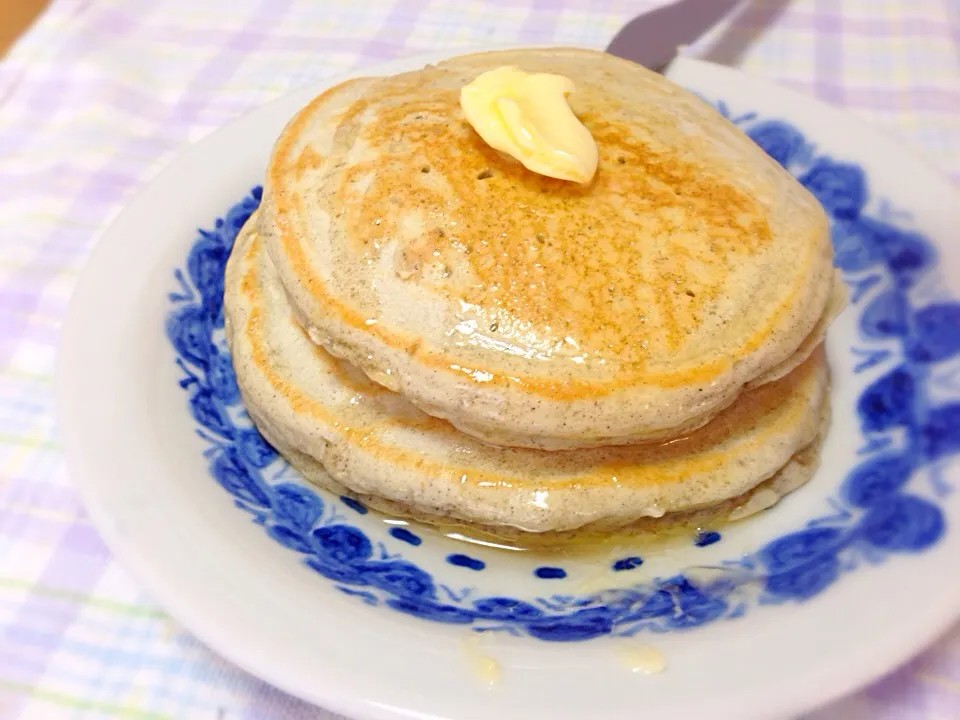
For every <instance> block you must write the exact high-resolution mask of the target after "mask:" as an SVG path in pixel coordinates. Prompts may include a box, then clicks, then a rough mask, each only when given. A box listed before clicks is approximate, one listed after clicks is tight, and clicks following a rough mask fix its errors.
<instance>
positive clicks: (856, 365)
mask: <svg viewBox="0 0 960 720" xmlns="http://www.w3.org/2000/svg"><path fill="white" fill-rule="evenodd" d="M440 59H442V58H440V57H438V56H434V57H420V58H415V59H410V60H405V61H403V62H397V63H393V64H390V65H385V66H382V67H379V68H373V69H370V70H367V71H366V72H365V74H388V73H395V72H399V71H404V70H410V69H413V68H416V67H420V66H422V65H423V64H424V63H426V62H435V61H437V60H440ZM671 76H672V77H673V79H674V80H675V81H677V82H678V83H680V84H681V85H684V86H686V87H688V88H690V89H692V90H694V91H696V92H698V93H700V94H701V95H702V96H704V97H705V98H706V99H708V100H710V101H711V102H714V103H716V104H718V106H719V107H720V108H721V110H722V111H723V112H725V113H728V114H729V115H730V117H731V118H732V119H734V120H735V121H736V122H737V123H738V124H740V125H741V126H742V127H743V128H744V129H745V130H747V131H748V132H749V133H750V134H751V135H752V136H754V137H755V139H757V141H758V142H760V144H761V145H763V146H764V147H765V148H766V149H767V150H768V152H770V153H771V154H773V155H774V156H775V157H777V158H778V159H779V160H781V161H782V162H783V163H785V164H786V165H787V167H788V168H789V169H790V170H791V171H793V172H796V173H797V174H798V176H800V177H801V179H802V181H803V182H805V183H806V184H807V185H808V187H810V188H811V189H812V190H813V191H814V192H815V193H817V194H818V195H819V196H820V198H821V200H822V202H823V203H824V205H825V206H826V207H827V209H828V210H829V211H830V213H831V215H832V216H833V218H834V235H835V243H836V245H837V258H838V264H839V265H840V266H841V267H842V269H843V270H844V273H845V277H846V279H847V280H848V282H849V283H850V285H851V288H852V298H853V301H852V304H851V306H850V307H849V308H848V310H847V311H846V312H845V313H844V314H843V315H842V316H841V318H840V319H839V320H838V321H837V323H836V325H835V326H834V327H833V329H831V331H830V336H829V341H828V349H829V354H830V360H831V364H832V368H833V372H834V390H833V405H834V422H833V428H832V431H831V433H830V435H829V438H828V440H827V442H826V446H825V448H824V452H823V460H822V466H821V469H820V471H819V473H818V474H817V476H816V477H815V479H814V480H813V481H812V482H811V483H810V484H809V485H808V486H806V487H804V488H803V489H801V490H800V491H798V492H797V493H795V494H794V495H792V496H790V497H789V498H787V499H786V500H785V501H784V502H782V503H781V504H780V505H778V506H777V507H776V508H774V509H773V510H771V511H769V512H767V513H764V514H761V515H760V516H758V517H755V518H753V519H751V520H748V521H746V522H743V523H739V524H736V525H733V526H729V527H726V528H722V529H721V532H720V538H719V540H718V541H717V542H713V543H712V544H706V545H703V544H701V545H697V544H695V543H694V542H693V540H692V538H691V539H685V540H683V541H682V542H681V541H678V542H676V543H674V544H673V545H671V546H670V547H669V548H667V549H666V550H663V549H661V550H658V551H655V552H645V551H643V550H640V551H638V550H636V549H634V548H624V547H621V548H616V549H614V550H611V551H610V554H609V556H604V557H599V558H598V557H593V558H590V559H589V560H584V559H582V558H581V559H577V558H559V559H556V560H554V561H544V560H543V559H537V558H536V557H532V556H530V555H528V554H524V553H508V552H504V551H496V550H491V549H490V548H485V547H482V546H469V545H464V544H462V543H455V542H453V541H451V540H448V539H446V538H443V537H440V536H438V535H436V534H434V533H431V532H424V531H423V530H421V529H419V528H414V527H403V526H402V525H401V526H397V525H389V524H386V523H384V521H383V519H382V518H378V517H376V516H375V515H374V514H373V513H366V512H364V509H363V508H362V507H355V506H352V505H351V504H350V503H346V502H344V501H343V500H342V499H340V498H336V497H331V496H329V495H324V494H323V493H320V492H314V491H312V490H310V489H309V488H307V487H306V486H304V485H303V483H302V482H301V481H300V480H299V479H298V478H297V477H296V474H295V473H293V472H292V471H290V470H289V468H286V467H285V465H284V463H283V462H282V461H281V460H279V459H278V458H276V457H274V456H273V455H272V453H271V451H270V449H269V448H267V447H266V446H264V445H263V444H262V441H261V440H260V438H259V436H258V435H257V434H256V433H255V432H253V431H252V430H251V429H250V427H249V421H247V420H246V419H245V416H244V414H243V411H242V408H241V407H240V405H239V402H238V400H237V397H236V389H235V386H234V385H233V378H232V371H231V369H230V364H229V358H228V357H227V355H226V354H225V349H224V346H223V342H222V330H221V329H218V315H219V302H220V300H219V296H218V293H219V292H220V285H221V284H222V278H221V277H220V273H222V269H223V261H224V259H225V257H226V254H227V252H228V250H229V246H230V244H231V243H232V240H233V235H234V233H235V232H236V228H237V227H238V226H239V223H242V221H243V220H244V219H245V217H246V216H247V215H248V214H249V213H250V211H251V210H252V209H253V208H254V207H255V206H256V204H257V200H256V196H252V195H250V193H251V189H252V188H253V187H254V186H256V185H257V184H258V183H259V182H260V178H261V177H262V174H263V171H264V168H265V164H266V161H267V157H268V153H269V151H270V148H271V145H272V143H273V140H274V138H275V137H276V136H277V134H278V133H279V131H280V129H281V127H282V125H283V124H284V123H285V122H286V120H287V119H288V118H289V117H290V116H291V115H292V114H293V113H294V112H295V111H296V110H297V109H299V108H300V107H301V106H302V105H304V104H305V103H306V102H307V101H308V100H309V99H310V98H311V97H312V96H314V95H315V94H317V93H318V92H320V91H322V90H323V89H324V87H320V86H318V87H311V88H307V89H305V90H303V91H301V92H298V93H295V94H293V95H291V96H289V97H286V98H284V99H282V100H279V101H277V102H275V103H273V104H271V105H268V106H267V107H264V108H262V109H260V110H258V111H256V112H254V113H252V114H250V115H248V116H246V117H245V118H243V119H241V120H240V121H238V122H236V123H233V124H232V125H230V126H228V127H225V128H223V129H222V130H220V131H218V132H216V133H214V134H213V135H211V136H210V137H208V138H207V139H205V140H204V141H203V142H201V143H199V144H197V145H194V146H192V147H190V148H188V149H187V150H186V151H185V152H184V153H183V154H182V155H181V156H180V158H179V159H178V160H177V161H176V162H174V163H173V164H172V165H171V166H170V167H169V168H168V169H167V170H166V171H165V172H164V173H163V174H162V175H161V176H160V177H158V178H157V180H156V181H155V182H153V183H152V184H151V185H150V187H149V188H147V189H146V190H145V191H144V192H143V193H141V194H140V195H139V197H137V198H136V199H135V200H134V201H133V202H131V203H130V205H129V207H128V208H127V209H126V211H125V212H124V213H123V214H122V215H121V216H120V218H119V219H118V220H117V221H116V223H115V224H114V225H113V227H112V228H111V230H110V231H109V232H108V233H107V234H106V236H105V237H104V238H103V239H102V241H101V242H100V244H99V246H98V247H97V250H96V252H95V253H94V256H93V258H92V260H91V262H90V264H89V266H88V268H87V270H86V272H85V273H84V275H83V278H82V279H81V281H80V283H79V285H78V287H77V290H76V296H75V298H74V302H73V306H72V309H71V312H70V315H69V319H68V322H67V325H66V328H65V331H64V343H63V348H62V356H61V366H60V376H59V393H60V403H61V411H62V422H63V431H64V435H65V440H66V443H67V451H68V455H69V460H70V463H71V467H72V470H73V473H74V477H75V478H76V481H77V483H78V484H79V486H80V487H81V489H82V492H83V494H84V497H85V499H86V502H87V505H88V507H89V510H90V513H91V515H92V516H93V519H94V521H95V522H96V524H97V526H98V528H99V529H100V531H101V532H102V533H103V536H104V537H105V538H106V540H107V542H108V543H109V545H110V547H111V548H112V550H113V551H114V552H115V553H116V554H117V556H118V557H119V558H120V559H121V561H123V562H124V563H125V564H126V565H127V566H128V567H129V568H130V569H131V570H132V571H134V572H135V573H136V574H137V575H138V576H139V577H140V579H141V580H142V581H143V583H144V585H145V586H146V587H147V588H148V589H149V590H150V592H152V593H153V594H154V595H155V596H156V597H157V598H158V600H159V601H160V602H161V603H162V604H163V605H164V606H165V607H166V608H167V609H168V610H169V611H170V613H171V614H172V615H173V616H174V617H176V618H177V619H179V620H180V621H181V622H182V623H183V624H184V625H185V626H186V627H187V628H188V629H190V630H191V631H192V632H194V633H195V634H196V635H197V636H198V637H199V638H200V639H201V640H203V641H204V642H206V643H207V644H208V645H209V646H210V647H212V648H214V649H216V650H217V651H219V652H221V653H222V654H223V655H225V656H226V657H227V658H229V659H231V660H233V661H234V662H236V663H238V664H239V665H240V666H242V667H244V668H245V669H247V670H249V671H250V672H252V673H254V674H256V675H258V676H260V677H262V678H264V679H266V680H267V681H269V682H271V683H273V684H275V685H276V686H278V687H280V688H282V689H284V690H287V691H289V692H291V693H294V694H296V695H299V696H300V697H302V698H305V699H307V700H310V701H313V702H316V703H318V704H320V705H323V706H326V707H328V708H330V709H332V710H336V711H340V712H342V713H345V714H348V715H351V716H354V717H357V718H457V719H460V718H463V719H467V718H477V719H483V720H489V718H500V717H524V718H530V719H536V718H545V719H546V718H549V719H550V720H559V719H561V718H620V717H636V716H637V715H636V713H637V712H638V710H639V709H641V708H642V710H643V712H644V714H649V715H650V716H657V717H711V718H737V719H738V720H742V719H743V718H752V717H769V716H771V715H787V714H791V713H795V712H799V711H802V710H805V709H808V708H810V707H812V706H814V705H817V704H820V703H823V702H825V701H827V700H829V699H831V698H834V697H837V696H839V695H840V694H842V693H846V692H849V691H851V690H853V689H855V688H857V687H858V686H860V685H862V684H864V683H866V682H868V681H869V680H871V679H873V678H875V677H877V676H878V675H880V674H881V673H884V672H886V671H888V670H890V669H892V668H893V667H894V666H895V665H897V664H898V663H900V662H902V661H904V660H906V659H907V658H908V656H910V655H911V654H913V653H915V652H917V651H918V650H920V649H921V648H922V647H923V646H924V645H925V644H926V643H928V642H930V641H931V640H932V639H933V638H934V637H935V636H936V635H937V634H938V633H940V632H942V631H943V630H944V629H945V628H946V627H947V626H948V624H949V623H950V622H951V621H952V620H953V619H954V617H955V616H956V614H957V611H958V610H960V579H958V574H957V573H956V570H955V567H956V558H957V557H958V556H960V532H958V531H957V530H956V529H955V528H954V526H955V525H956V524H957V521H958V519H960V500H958V498H957V497H956V496H955V495H951V494H950V493H949V492H948V490H949V487H950V486H952V485H953V484H954V483H955V482H956V480H957V478H958V475H960V464H958V463H957V462H956V455H955V453H957V452H958V451H960V430H958V428H960V404H958V398H960V340H958V337H960V333H958V331H957V329H956V328H957V326H958V324H960V305H958V304H957V303H955V302H952V301H951V300H950V293H949V285H950V284H951V283H955V282H956V281H957V279H958V278H960V262H958V261H960V247H958V245H957V244H956V243H955V242H951V241H954V240H955V235H956V229H957V228H958V227H960V203H958V202H957V198H956V196H955V195H954V194H953V193H952V191H951V189H950V187H949V185H948V183H947V182H946V181H944V180H943V179H942V178H941V177H940V176H938V175H937V174H936V173H935V172H933V171H931V170H930V168H928V167H927V166H926V165H925V164H923V163H922V162H919V161H918V160H916V159H915V158H914V157H913V156H911V155H910V154H908V153H906V152H904V151H903V150H901V149H900V148H898V147H897V146H896V145H895V144H893V143H891V142H890V141H889V140H887V139H886V138H885V137H883V136H881V135H879V134H878V133H877V132H875V131H873V130H871V129H870V128H868V127H864V126H862V125H860V124H859V123H857V122H855V121H854V120H852V119H850V118H849V117H847V116H846V115H844V114H842V113H841V112H839V111H837V110H834V109H831V108H829V107H826V106H823V105H820V104H819V103H816V102H814V101H812V100H809V99H807V98H804V97H802V96H799V95H795V94H793V93H791V92H788V91H785V90H783V89H780V88H778V87H775V86H772V85H770V84H768V83H766V82H764V81H762V80H758V79H755V78H751V77H748V76H746V75H742V74H740V73H738V72H735V71H733V70H730V69H725V68H721V67H716V66H711V65H708V64H703V63H699V62H694V61H689V60H684V61H680V62H678V63H677V64H676V65H675V67H674V68H673V69H672V71H671ZM342 79H345V78H338V81H339V80H342ZM218 218H226V220H225V222H218V221H217V219H218ZM197 228H204V229H205V233H198V230H197ZM954 287H955V286H954ZM707 539H716V538H713V537H708V538H707ZM451 554H453V555H459V556H461V557H453V558H451V557H450V556H451ZM633 557H641V558H642V560H643V563H642V564H639V561H638V560H636V559H633V560H631V559H630V558H633ZM545 565H547V566H549V567H551V568H553V569H552V570H546V571H544V570H543V569H542V568H543V567H544V566H545ZM481 568H482V569H481ZM617 568H619V569H617ZM560 575H565V577H558V576H560ZM477 630H484V631H485V632H483V633H476V632H475V631H477ZM470 636H474V637H478V638H479V645H480V650H479V652H480V653H482V654H483V655H485V656H488V657H490V658H492V659H494V660H495V661H496V662H497V663H498V664H499V666H500V669H501V680H500V682H499V683H497V684H495V685H493V686H490V685H488V684H487V683H486V682H485V681H484V678H483V677H481V676H480V675H478V673H477V670H476V665H477V662H476V661H477V659H478V657H477V652H478V651H477V650H476V648H474V649H473V650H471V651H470V652H467V651H465V649H464V648H465V642H464V640H465V638H467V637H470ZM641 645H652V646H654V647H656V648H657V649H659V650H660V651H661V652H662V653H663V655H664V657H665V658H666V662H667V665H668V668H667V670H666V671H665V672H663V673H661V674H659V675H645V674H643V673H637V672H633V666H634V665H635V663H632V662H630V661H628V660H626V659H625V658H626V657H627V656H628V655H629V649H630V648H636V647H639V646H641ZM471 653H474V654H473V656H471Z"/></svg>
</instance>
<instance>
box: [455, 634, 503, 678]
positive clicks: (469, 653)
mask: <svg viewBox="0 0 960 720" xmlns="http://www.w3.org/2000/svg"><path fill="white" fill-rule="evenodd" d="M463 654H464V656H465V657H466V660H467V667H469V668H470V671H471V672H472V673H473V675H474V676H475V677H476V678H477V679H478V680H480V681H481V682H483V683H484V684H486V685H491V686H492V685H497V684H498V683H499V682H500V675H501V672H500V663H498V662H497V661H496V660H494V659H493V658H492V657H490V656H489V655H488V654H487V653H486V650H485V649H484V647H483V642H482V641H481V639H480V636H479V635H477V634H476V633H473V634H471V635H468V636H467V637H465V638H464V639H463Z"/></svg>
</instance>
